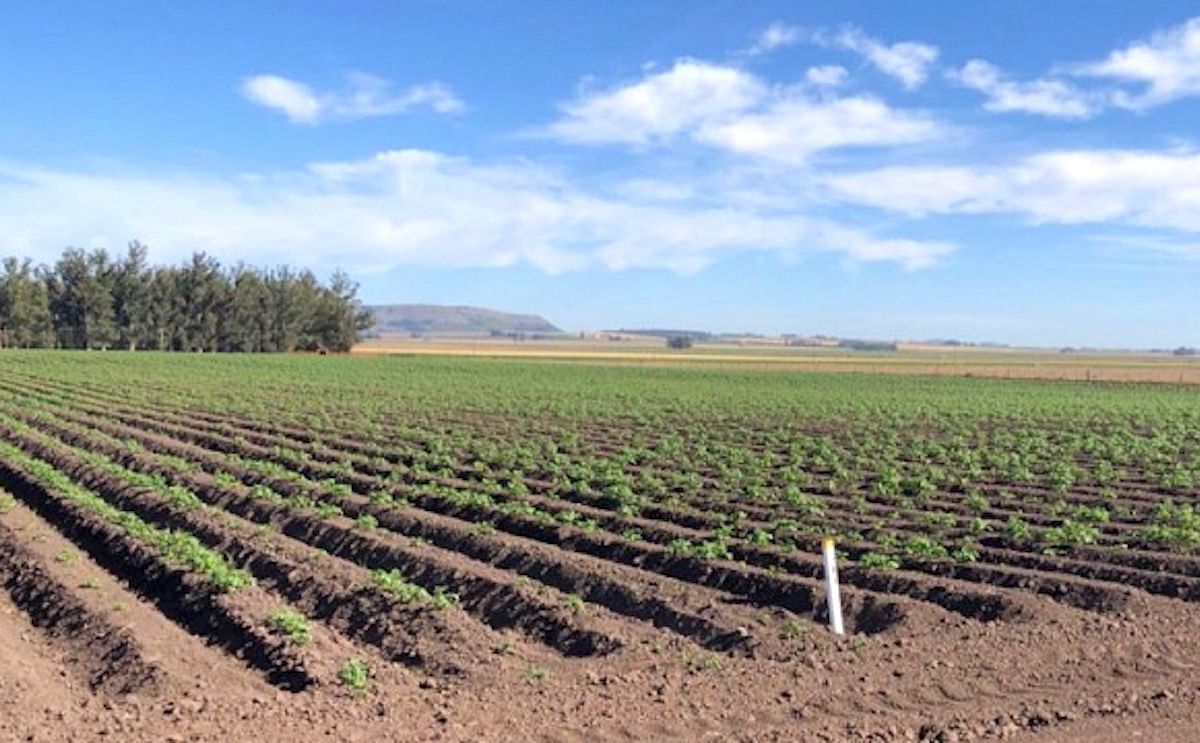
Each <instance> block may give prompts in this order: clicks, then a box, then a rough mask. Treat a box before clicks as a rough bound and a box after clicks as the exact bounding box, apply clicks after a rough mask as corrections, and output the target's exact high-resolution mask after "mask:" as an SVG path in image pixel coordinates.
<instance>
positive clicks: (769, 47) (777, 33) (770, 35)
mask: <svg viewBox="0 0 1200 743" xmlns="http://www.w3.org/2000/svg"><path fill="white" fill-rule="evenodd" d="M802 37H803V32H802V31H801V30H800V28H799V27H797V26H789V25H787V24H786V23H780V22H779V21H776V22H775V23H772V24H771V25H770V26H767V27H766V28H765V29H763V32H762V33H761V34H759V35H758V40H757V41H755V42H754V46H752V47H750V48H749V49H747V50H746V51H745V52H744V53H745V54H746V55H748V56H751V57H757V56H759V55H761V54H767V53H768V52H773V51H775V50H776V49H780V48H782V47H785V46H791V45H792V44H795V43H796V42H798V41H800V40H801V38H802Z"/></svg>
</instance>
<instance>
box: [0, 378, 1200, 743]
mask: <svg viewBox="0 0 1200 743" xmlns="http://www.w3.org/2000/svg"><path fill="white" fill-rule="evenodd" d="M0 419H2V422H3V429H2V430H0V447H5V448H4V451H5V452H7V453H8V454H7V457H5V456H0V496H2V498H3V499H0V504H4V508H3V513H2V514H0V585H2V586H3V589H4V590H3V591H0V651H2V657H3V659H4V663H3V664H0V712H2V713H3V714H2V715H0V739H3V740H8V739H12V740H47V741H56V740H78V739H84V740H92V739H103V738H107V739H111V740H122V741H124V740H172V739H174V740H214V741H215V740H222V741H224V740H234V739H246V738H249V737H252V736H254V737H260V738H263V739H265V740H276V739H279V740H283V739H286V740H300V741H304V740H379V739H394V740H529V739H545V740H589V741H590V740H619V739H631V740H703V739H719V740H754V741H759V740H834V741H840V740H977V739H993V738H995V739H1000V738H1004V739H1010V738H1011V739H1023V738H1029V739H1044V740H1089V741H1103V740H1129V739H1134V738H1136V737H1138V736H1142V737H1143V739H1147V740H1191V739H1194V736H1191V735H1189V733H1192V732H1193V731H1194V727H1192V725H1193V723H1194V722H1196V715H1197V713H1196V708H1197V701H1198V695H1200V675H1198V674H1197V673H1196V671H1197V668H1198V667H1200V647H1197V646H1196V645H1195V643H1194V641H1193V638H1194V635H1195V629H1196V627H1197V626H1198V620H1200V603H1197V601H1198V600H1200V561H1197V559H1196V558H1194V557H1188V556H1181V555H1172V554H1169V553H1165V552H1154V551H1149V550H1142V549H1136V548H1122V547H1120V546H1119V544H1120V543H1121V540H1122V539H1124V537H1125V535H1126V534H1128V533H1132V532H1133V531H1134V530H1135V529H1136V528H1137V525H1136V524H1135V523H1134V522H1133V521H1128V522H1126V521H1122V520H1121V519H1120V518H1114V520H1113V521H1112V522H1111V523H1109V522H1106V523H1105V524H1104V525H1103V527H1102V528H1100V529H1098V530H1097V533H1098V538H1097V541H1096V542H1095V544H1094V545H1093V546H1090V547H1081V548H1079V549H1077V550H1074V551H1072V552H1070V553H1069V554H1065V555H1047V554H1044V552H1043V551H1039V550H1036V549H1032V548H1029V549H1019V548H1016V547H1014V545H1011V544H1007V543H1004V542H1003V541H1001V540H992V541H988V540H982V541H981V542H980V545H981V549H980V554H979V556H978V560H977V561H973V562H970V561H968V562H962V561H954V560H949V559H928V560H922V559H916V558H914V559H911V560H908V561H906V562H905V564H904V569H895V570H873V569H866V568H863V567H860V566H853V565H847V567H846V569H845V570H844V571H843V578H844V599H845V612H846V618H847V626H848V629H849V630H850V634H849V635H848V636H846V637H841V638H839V637H835V636H833V635H832V634H831V633H829V632H828V631H827V630H826V629H825V627H824V622H825V616H824V612H825V610H824V594H823V588H822V585H821V581H820V578H821V575H820V561H819V558H818V556H817V554H816V553H815V551H814V550H812V549H810V548H811V547H813V546H814V545H812V544H807V543H806V542H805V541H804V537H802V536H797V537H796V539H797V543H796V544H797V546H798V547H800V549H795V550H791V551H787V552H784V551H781V550H774V549H770V548H769V546H764V545H762V544H758V543H755V542H753V541H752V540H751V539H750V538H749V536H748V535H749V534H751V533H752V532H751V530H752V529H755V528H757V527H760V526H766V525H768V524H769V523H770V522H771V521H772V519H774V518H776V517H777V516H779V515H780V514H779V513H776V512H773V511H772V510H771V509H770V508H769V507H767V506H763V505H761V504H754V503H730V502H723V503H718V502H716V501H715V500H714V501H713V502H705V501H704V500H702V499H699V498H697V499H695V500H693V501H691V502H689V503H686V504H682V505H659V504H648V505H647V506H646V507H645V508H643V509H642V510H641V511H640V512H639V513H637V514H630V513H624V512H621V511H620V510H619V509H617V508H616V507H615V506H614V505H613V504H612V503H610V502H608V501H606V500H605V499H604V498H603V497H601V496H598V495H595V494H591V493H586V492H574V491H569V490H563V489H559V488H557V487H556V486H555V485H554V484H553V483H550V482H547V481H545V480H542V479H539V478H537V477H528V478H526V479H525V480H524V481H523V483H522V485H523V487H524V488H525V489H526V491H527V492H525V493H523V494H522V495H521V497H519V498H516V497H511V495H504V494H503V493H501V492H498V489H497V488H496V487H495V484H494V483H490V484H489V482H488V481H487V478H486V477H482V476H479V477H477V476H476V475H477V474H478V473H473V472H471V471H469V470H468V469H467V468H466V467H463V468H460V469H459V470H457V471H455V472H454V473H453V476H450V475H446V474H444V473H443V474H439V475H436V476H435V475H431V474H428V473H422V472H421V471H419V470H417V469H416V468H415V467H410V465H411V464H412V463H411V462H406V461H403V459H402V458H401V457H398V456H392V455H391V453H390V450H389V448H388V446H387V442H386V437H384V436H383V435H382V434H381V435H378V436H377V437H375V438H372V437H365V436H364V437H361V438H355V437H352V436H349V435H348V434H346V432H345V430H342V429H337V428H336V427H334V428H331V429H329V430H320V429H312V430H307V429H300V428H297V427H294V426H289V425H286V424H276V423H273V422H270V421H265V420H255V419H252V418H249V417H239V416H234V415H222V414H215V413H210V412H204V411H199V410H190V411H189V410H179V409H171V408H170V407H169V406H161V405H151V404H137V405H132V404H126V403H124V402H122V399H121V396H120V395H119V394H117V393H116V392H114V391H111V390H108V391H105V390H101V389H94V390H88V391H86V393H80V392H79V391H78V390H74V389H72V388H71V387H70V386H68V385H56V384H53V383H49V382H47V383H37V382H34V381H32V380H30V379H28V378H19V377H11V378H6V379H0ZM396 435H397V436H400V435H403V432H402V431H397V432H396ZM597 435H598V437H602V435H603V432H598V434H597ZM31 462H32V463H34V464H36V465H37V466H36V467H35V466H31V464H30V463H31ZM39 467H40V468H41V469H39ZM46 472H52V473H54V474H55V475H56V476H58V477H60V478H62V479H61V480H54V479H53V478H47V476H46V474H45V473H46ZM39 473H40V474H39ZM64 482H66V483H69V487H68V486H66V485H64V484H63V483H64ZM72 488H74V489H76V490H77V491H79V492H86V493H87V494H88V495H89V497H90V498H92V500H87V499H80V498H79V497H78V493H76V495H75V496H73V495H72V492H75V491H72V490H71V489H72ZM1028 495H1030V498H1031V502H1033V501H1035V500H1036V497H1035V496H1038V495H1039V493H1038V492H1035V491H1034V490H1033V489H1032V488H1031V491H1030V493H1029V494H1028ZM1066 497H1070V498H1074V499H1077V500H1078V501H1079V502H1080V503H1087V502H1090V501H1089V500H1088V499H1089V498H1093V497H1094V494H1090V493H1089V492H1088V491H1086V490H1084V489H1082V488H1081V489H1078V490H1076V491H1072V492H1071V493H1069V494H1067V496H1066ZM1121 497H1122V499H1123V500H1122V501H1120V502H1125V501H1126V500H1127V501H1128V502H1129V503H1132V504H1135V505H1137V504H1138V503H1139V501H1138V499H1139V498H1140V499H1142V501H1144V502H1150V501H1151V500H1152V499H1153V497H1154V494H1153V492H1152V490H1151V489H1150V488H1149V487H1147V488H1145V489H1144V490H1139V489H1138V487H1137V486H1136V483H1134V484H1133V485H1131V486H1130V487H1127V488H1125V489H1124V490H1123V492H1122V496H1121ZM847 501H848V499H846V498H843V497H841V496H836V495H829V496H828V497H826V498H825V499H824V502H825V503H826V504H827V507H828V509H829V510H828V512H827V514H829V518H831V519H832V518H835V517H836V519H838V520H840V521H842V522H843V523H851V524H853V523H855V520H856V519H857V520H860V521H862V522H863V523H866V522H867V521H868V520H869V518H873V517H875V516H880V515H883V514H884V512H885V510H890V509H886V508H885V506H884V505H883V504H880V503H875V502H869V503H868V502H866V501H864V504H863V507H862V508H857V507H856V508H852V507H851V505H850V504H849V503H848V502H847ZM933 507H936V508H938V509H942V510H943V512H945V513H959V514H960V515H965V513H966V512H965V511H963V510H962V508H963V507H962V506H961V504H959V503H957V502H955V501H954V500H953V499H952V498H950V497H948V496H946V495H945V494H940V493H939V494H937V495H936V497H934V498H933V500H932V501H931V508H933ZM733 509H738V510H740V511H741V513H740V515H739V520H738V524H739V526H738V528H739V529H741V531H740V532H736V533H731V536H730V537H729V538H728V539H727V541H726V542H725V545H726V546H727V548H728V549H729V553H728V554H725V555H721V556H717V557H712V556H709V557H704V556H697V555H695V554H681V553H679V552H678V551H677V550H675V549H673V548H672V545H673V544H677V543H679V542H681V541H682V542H684V543H686V544H689V545H695V544H700V543H702V541H703V540H704V539H705V538H706V537H707V536H710V535H711V534H712V533H713V532H714V531H715V530H716V529H719V528H721V526H722V525H723V524H724V523H725V518H726V517H727V516H728V515H729V514H730V512H731V511H732V510H733ZM872 509H873V510H872ZM956 509H957V510H956ZM1019 509H1020V506H1019V505H1010V504H1008V503H1005V502H1002V501H999V500H996V499H994V500H993V501H992V503H991V505H990V506H989V507H988V509H987V510H984V511H981V512H980V513H982V515H983V516H986V517H987V518H988V519H989V520H991V521H993V522H995V523H1002V522H1003V520H1004V519H1006V518H1008V517H1010V516H1012V515H1015V514H1022V515H1024V516H1026V517H1027V518H1029V519H1030V520H1031V521H1032V522H1033V523H1035V524H1036V523H1040V522H1038V519H1039V518H1042V517H1043V515H1042V514H1040V513H1039V512H1037V511H1034V512H1030V513H1026V512H1024V511H1021V510H1019ZM1130 512H1131V513H1132V511H1130ZM820 518H821V517H814V520H815V521H820ZM1046 522H1047V523H1050V520H1049V519H1046ZM894 523H895V524H896V525H897V528H900V529H904V528H906V524H905V522H904V521H903V519H896V520H894ZM131 524H133V525H135V526H131ZM147 525H148V526H147ZM135 527H136V528H135ZM149 528H153V529H155V530H157V531H156V532H153V533H154V534H159V535H162V534H186V535H188V536H189V538H193V539H194V541H195V546H197V547H198V548H200V547H202V548H203V549H204V550H207V552H206V553H205V554H207V555H209V557H208V558H206V559H208V560H211V559H220V560H223V561H226V562H227V563H228V564H229V565H230V566H232V567H235V568H237V569H239V570H243V571H245V573H246V575H248V576H251V577H252V578H253V583H252V584H249V585H247V586H245V587H243V588H241V589H240V590H235V591H222V590H217V589H216V588H214V585H213V583H212V581H211V580H209V579H208V578H206V577H205V575H206V573H204V568H205V564H204V563H200V562H196V561H194V560H193V561H192V562H190V563H189V562H187V560H183V561H181V560H180V559H178V555H174V556H172V555H169V554H167V553H165V552H163V550H162V549H160V547H161V544H162V543H161V542H156V541H155V540H156V539H157V538H158V537H154V536H147V535H148V534H151V532H149V531H148V529H149ZM875 546H876V545H872V544H866V543H863V544H854V543H851V544H849V545H847V551H848V552H851V553H852V554H855V553H857V554H862V553H864V552H866V551H868V550H870V549H872V548H874V547H875ZM857 554H856V556H857ZM379 571H389V574H391V575H392V576H393V579H394V580H398V581H399V580H402V581H403V582H404V584H405V585H406V586H407V587H408V588H409V589H411V590H414V591H418V592H419V593H420V595H422V596H424V598H421V599H419V600H410V599H401V598H398V597H397V594H395V593H393V592H389V591H388V590H385V588H384V587H382V586H383V584H382V583H380V580H379V575H378V574H379ZM439 591H441V592H442V593H441V594H439ZM436 595H443V596H449V597H452V598H447V599H446V601H445V602H444V605H441V606H435V605H434V602H433V601H432V598H431V597H432V596H436ZM285 609H286V610H288V611H290V612H293V613H294V614H296V615H299V616H303V617H305V618H306V621H307V626H308V632H307V636H306V638H305V640H304V641H303V642H300V641H297V640H295V639H294V638H290V637H288V636H286V635H285V634H284V633H282V632H281V631H280V630H279V628H278V627H277V626H276V625H275V624H274V620H273V619H272V617H273V616H275V615H276V614H277V613H278V612H279V611H281V610H285ZM351 660H354V661H359V662H361V663H362V664H363V667H365V668H368V669H369V673H370V678H369V679H368V681H367V682H366V684H365V685H364V688H358V689H355V688H352V687H353V684H351V683H349V682H348V681H347V679H345V678H343V674H344V671H345V669H346V667H347V662H348V661H351Z"/></svg>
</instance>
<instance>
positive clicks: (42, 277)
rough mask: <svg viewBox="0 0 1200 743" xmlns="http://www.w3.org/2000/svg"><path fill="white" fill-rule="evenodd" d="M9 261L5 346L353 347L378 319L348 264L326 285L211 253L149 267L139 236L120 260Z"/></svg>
mask: <svg viewBox="0 0 1200 743" xmlns="http://www.w3.org/2000/svg"><path fill="white" fill-rule="evenodd" d="M2 266H3V272H2V273H0V347H5V346H7V347H20V348H41V347H57V348H89V349H107V348H110V347H112V348H120V349H126V350H130V351H136V350H139V349H145V350H158V351H207V352H215V351H235V352H243V353H261V352H272V351H296V350H304V351H348V350H350V348H351V347H352V346H353V345H354V344H355V343H357V342H358V339H359V334H360V333H361V332H362V331H363V330H366V329H367V328H369V327H370V326H371V324H372V323H373V320H372V319H371V317H370V315H369V314H368V313H365V312H364V311H363V310H362V306H361V304H360V303H359V301H358V298H357V293H358V286H357V284H355V283H354V282H353V281H351V280H350V277H349V276H347V275H346V274H345V273H343V272H341V271H337V272H335V273H334V274H333V276H332V277H331V279H330V281H329V283H328V285H326V284H322V283H321V281H320V280H319V279H317V277H316V276H315V275H314V274H313V273H312V272H311V271H296V270H295V269H292V268H290V267H288V266H280V267H277V268H273V269H269V270H265V271H264V270H259V269H255V268H251V267H247V266H245V265H242V264H239V265H238V266H236V267H234V268H233V269H229V270H227V269H224V268H222V266H221V264H220V263H219V262H218V261H217V260H216V259H215V258H213V257H211V256H208V255H206V254H204V253H195V254H194V255H192V257H191V259H190V260H188V261H187V262H186V263H184V264H183V265H181V266H176V267H152V266H151V265H150V264H149V261H148V251H147V249H146V246H145V245H143V244H142V243H140V242H137V241H134V242H131V243H130V244H129V247H128V250H127V252H126V254H125V256H124V257H123V258H121V259H120V260H117V261H113V260H112V259H111V258H110V257H109V255H108V253H106V252H105V251H103V250H94V251H92V252H90V253H89V252H86V251H83V250H80V249H78V248H68V249H67V250H65V251H64V252H63V254H62V257H61V258H59V260H58V261H57V262H56V263H55V264H54V265H53V266H37V267H35V266H34V265H33V263H32V261H30V260H28V259H25V260H20V259H17V258H9V259H6V260H5V261H4V262H3V264H2Z"/></svg>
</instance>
